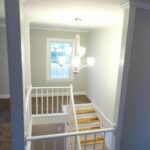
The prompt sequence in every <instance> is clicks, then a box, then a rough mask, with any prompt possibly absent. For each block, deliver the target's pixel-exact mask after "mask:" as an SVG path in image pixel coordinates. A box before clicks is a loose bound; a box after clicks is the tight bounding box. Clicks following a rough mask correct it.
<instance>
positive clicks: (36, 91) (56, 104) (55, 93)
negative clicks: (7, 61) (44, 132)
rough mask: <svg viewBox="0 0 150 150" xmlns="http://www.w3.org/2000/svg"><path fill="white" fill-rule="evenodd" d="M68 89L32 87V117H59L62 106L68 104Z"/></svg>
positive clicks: (66, 87)
mask: <svg viewBox="0 0 150 150" xmlns="http://www.w3.org/2000/svg"><path fill="white" fill-rule="evenodd" d="M69 89H70V86H65V87H32V105H33V108H35V109H33V111H32V115H33V116H44V115H61V114H62V113H63V109H62V106H63V105H68V104H69Z"/></svg>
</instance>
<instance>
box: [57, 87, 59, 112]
mask: <svg viewBox="0 0 150 150" xmlns="http://www.w3.org/2000/svg"><path fill="white" fill-rule="evenodd" d="M58 92H59V90H58V88H57V113H58V105H59V101H58V99H59V97H58Z"/></svg>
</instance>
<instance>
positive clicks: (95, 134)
mask: <svg viewBox="0 0 150 150" xmlns="http://www.w3.org/2000/svg"><path fill="white" fill-rule="evenodd" d="M95 146H96V133H95V134H94V144H93V150H95Z"/></svg>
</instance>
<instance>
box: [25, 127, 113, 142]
mask: <svg viewBox="0 0 150 150" xmlns="http://www.w3.org/2000/svg"><path fill="white" fill-rule="evenodd" d="M114 131H115V129H114V128H106V129H98V130H90V131H80V132H68V133H59V134H49V135H39V136H32V137H27V139H26V140H27V141H36V140H46V139H50V138H57V137H68V136H80V135H85V134H95V133H104V132H114Z"/></svg>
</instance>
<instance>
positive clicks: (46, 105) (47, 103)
mask: <svg viewBox="0 0 150 150" xmlns="http://www.w3.org/2000/svg"><path fill="white" fill-rule="evenodd" d="M46 103H47V104H46V106H47V114H48V108H49V104H48V89H47V100H46Z"/></svg>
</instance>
